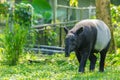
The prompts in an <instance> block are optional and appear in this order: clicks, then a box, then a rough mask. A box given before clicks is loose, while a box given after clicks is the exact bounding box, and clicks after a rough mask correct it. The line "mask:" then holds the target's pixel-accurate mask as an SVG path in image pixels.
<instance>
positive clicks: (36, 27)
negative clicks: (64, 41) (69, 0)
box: [32, 20, 79, 29]
mask: <svg viewBox="0 0 120 80" xmlns="http://www.w3.org/2000/svg"><path fill="white" fill-rule="evenodd" d="M78 21H79V20H74V21H69V22H60V23H56V24H43V25H35V26H33V27H32V28H35V29H42V28H44V27H45V26H55V25H65V24H70V23H75V22H78Z"/></svg>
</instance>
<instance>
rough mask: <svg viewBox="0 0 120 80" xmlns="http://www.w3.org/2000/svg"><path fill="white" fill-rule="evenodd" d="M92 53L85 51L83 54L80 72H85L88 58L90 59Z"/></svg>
mask: <svg viewBox="0 0 120 80" xmlns="http://www.w3.org/2000/svg"><path fill="white" fill-rule="evenodd" d="M89 54H90V51H89V50H86V49H84V50H83V51H82V53H81V55H82V56H81V62H80V67H79V72H84V70H85V65H86V61H87V58H88V57H89Z"/></svg>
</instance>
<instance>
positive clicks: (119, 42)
mask: <svg viewBox="0 0 120 80" xmlns="http://www.w3.org/2000/svg"><path fill="white" fill-rule="evenodd" d="M111 15H112V25H113V27H114V38H115V42H116V46H117V47H118V48H120V35H119V32H120V6H115V5H111Z"/></svg>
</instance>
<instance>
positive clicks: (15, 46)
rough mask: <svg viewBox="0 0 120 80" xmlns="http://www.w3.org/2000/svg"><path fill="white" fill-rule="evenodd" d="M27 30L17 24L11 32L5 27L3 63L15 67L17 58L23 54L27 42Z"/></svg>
mask: <svg viewBox="0 0 120 80" xmlns="http://www.w3.org/2000/svg"><path fill="white" fill-rule="evenodd" d="M28 31H29V29H28V28H27V27H24V26H20V25H19V24H14V28H13V31H10V29H9V27H8V26H7V27H6V30H5V34H4V40H3V45H4V49H5V51H4V55H5V61H6V63H7V64H8V65H16V64H17V62H18V60H19V56H20V55H21V54H22V53H23V48H24V45H25V43H26V41H27V35H28Z"/></svg>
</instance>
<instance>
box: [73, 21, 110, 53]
mask: <svg viewBox="0 0 120 80" xmlns="http://www.w3.org/2000/svg"><path fill="white" fill-rule="evenodd" d="M89 26H92V27H95V28H96V30H97V36H96V43H95V49H96V50H99V51H101V50H102V49H104V48H105V47H106V46H107V44H108V43H109V42H110V39H111V33H110V30H109V28H108V26H107V25H106V24H105V23H104V22H103V21H101V20H98V19H86V20H82V21H80V22H79V23H77V24H76V25H75V27H74V30H75V31H76V30H77V29H79V28H80V27H89Z"/></svg>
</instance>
